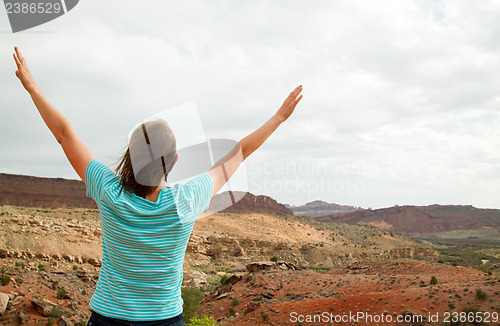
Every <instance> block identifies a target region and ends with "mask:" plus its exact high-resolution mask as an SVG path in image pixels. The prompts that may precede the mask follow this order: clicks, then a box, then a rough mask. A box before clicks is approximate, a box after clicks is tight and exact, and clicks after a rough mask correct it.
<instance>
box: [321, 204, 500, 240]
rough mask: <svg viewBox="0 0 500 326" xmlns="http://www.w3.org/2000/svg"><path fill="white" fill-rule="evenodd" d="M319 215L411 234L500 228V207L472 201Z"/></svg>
mask: <svg viewBox="0 0 500 326" xmlns="http://www.w3.org/2000/svg"><path fill="white" fill-rule="evenodd" d="M317 219H318V220H320V221H323V222H337V223H347V224H357V223H360V222H364V223H369V224H372V225H375V226H378V227H382V228H385V229H389V230H394V231H397V232H403V233H409V234H414V233H438V232H446V231H453V230H473V229H478V228H483V227H493V228H500V210H498V209H479V208H475V207H473V206H470V205H467V206H458V205H447V206H442V205H430V206H395V207H390V208H382V209H376V210H371V209H365V210H357V211H353V212H348V213H343V214H331V215H327V216H322V217H317Z"/></svg>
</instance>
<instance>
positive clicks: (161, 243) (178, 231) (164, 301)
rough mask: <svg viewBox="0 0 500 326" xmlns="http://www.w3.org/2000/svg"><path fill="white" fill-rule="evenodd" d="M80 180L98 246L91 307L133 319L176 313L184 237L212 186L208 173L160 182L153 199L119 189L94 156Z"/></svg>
mask: <svg viewBox="0 0 500 326" xmlns="http://www.w3.org/2000/svg"><path fill="white" fill-rule="evenodd" d="M86 184H87V196H89V197H91V198H93V199H94V200H95V201H96V203H97V205H98V207H99V212H100V216H101V227H102V248H103V257H102V267H101V271H100V275H99V281H98V283H97V286H96V291H95V293H94V295H93V296H92V299H91V301H90V307H91V309H92V310H94V311H96V312H98V313H100V314H102V315H104V316H109V317H114V318H122V319H127V320H136V321H144V320H160V319H166V318H170V317H173V316H177V315H179V314H180V313H181V312H182V299H181V294H180V285H181V283H182V272H183V269H182V266H183V261H184V253H185V250H186V246H187V242H188V240H189V237H190V235H191V232H192V229H193V225H194V222H195V220H196V217H197V216H198V215H199V214H200V213H201V212H202V211H203V210H204V209H206V208H207V207H208V204H209V202H210V198H211V196H212V192H213V185H212V181H211V179H210V177H209V176H208V174H206V173H204V174H200V175H199V176H197V177H195V178H193V179H191V180H190V181H189V182H187V183H186V184H183V185H176V186H175V187H173V188H162V189H161V191H160V193H159V194H158V199H157V200H156V202H152V201H149V200H147V199H144V198H141V197H139V196H136V195H135V194H133V193H131V192H128V191H123V190H122V189H121V185H120V179H119V178H118V177H117V176H116V175H115V173H114V172H113V171H112V170H111V169H109V168H108V167H107V166H105V165H103V164H102V163H101V162H99V161H97V160H93V161H92V162H91V163H90V164H89V166H88V168H87V172H86Z"/></svg>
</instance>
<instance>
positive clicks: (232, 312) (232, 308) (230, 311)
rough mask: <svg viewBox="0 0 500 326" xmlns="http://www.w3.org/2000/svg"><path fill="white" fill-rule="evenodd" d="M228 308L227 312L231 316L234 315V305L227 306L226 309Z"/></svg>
mask: <svg viewBox="0 0 500 326" xmlns="http://www.w3.org/2000/svg"><path fill="white" fill-rule="evenodd" d="M228 310H229V314H230V315H231V316H234V315H235V314H236V310H234V307H229V309H228Z"/></svg>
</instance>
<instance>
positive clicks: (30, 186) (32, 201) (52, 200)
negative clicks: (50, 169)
mask: <svg viewBox="0 0 500 326" xmlns="http://www.w3.org/2000/svg"><path fill="white" fill-rule="evenodd" d="M0 204H3V205H17V206H34V207H81V208H97V205H96V204H95V202H94V200H93V199H91V198H89V197H87V195H86V194H85V184H84V183H83V182H82V181H78V180H69V179H63V178H40V177H32V176H26V175H17V174H7V173H0Z"/></svg>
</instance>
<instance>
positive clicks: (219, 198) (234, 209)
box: [210, 191, 293, 215]
mask: <svg viewBox="0 0 500 326" xmlns="http://www.w3.org/2000/svg"><path fill="white" fill-rule="evenodd" d="M232 195H233V198H235V201H236V203H235V204H233V205H231V204H232V201H231V199H230V197H229V192H224V193H222V194H219V195H215V196H214V197H213V198H212V201H211V202H210V209H212V210H215V211H221V212H226V213H251V212H276V213H283V214H288V215H293V212H292V210H291V209H289V208H288V207H286V206H285V205H283V204H280V203H278V202H277V201H276V200H274V199H273V198H271V197H269V196H255V195H252V194H251V193H249V192H247V193H245V192H241V191H233V192H232ZM225 207H227V208H225ZM223 208H225V209H223Z"/></svg>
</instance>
